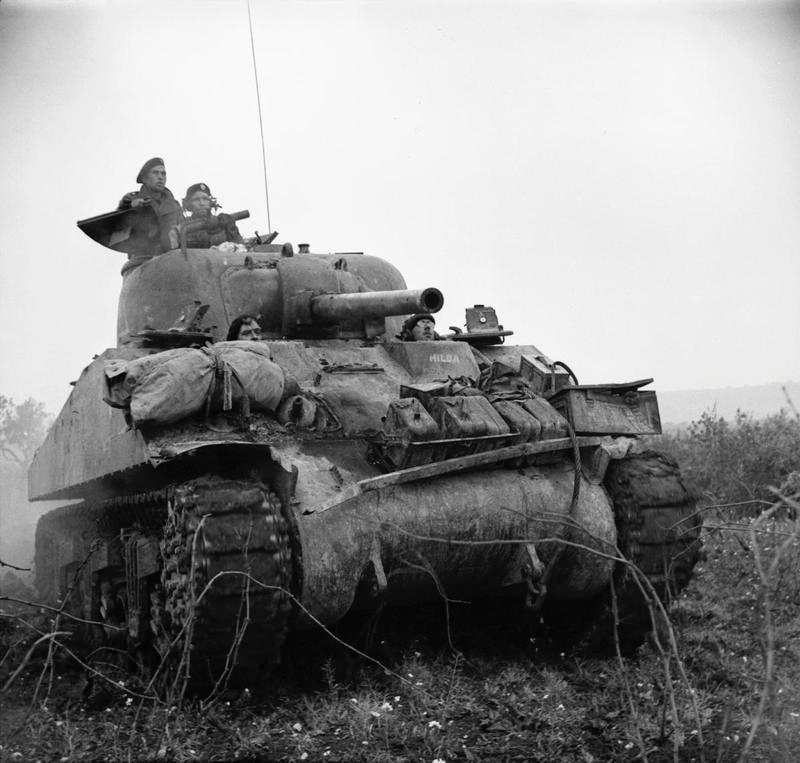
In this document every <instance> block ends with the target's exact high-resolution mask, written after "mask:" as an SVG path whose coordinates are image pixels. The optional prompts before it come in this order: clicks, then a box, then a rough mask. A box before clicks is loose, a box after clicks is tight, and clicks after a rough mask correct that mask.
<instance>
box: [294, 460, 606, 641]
mask: <svg viewBox="0 0 800 763" xmlns="http://www.w3.org/2000/svg"><path fill="white" fill-rule="evenodd" d="M573 479H574V471H573V468H572V466H571V465H569V464H565V465H554V466H541V467H530V468H526V469H520V470H508V469H489V470H483V471H480V472H472V473H468V474H460V475H454V476H448V477H440V478H437V479H430V480H420V481H417V482H412V483H408V484H401V485H393V486H391V487H387V488H382V489H380V490H376V491H371V492H367V493H363V494H361V495H358V496H356V497H353V498H350V499H348V500H345V501H344V502H343V503H341V504H338V505H335V506H332V507H330V508H327V509H326V510H325V511H321V512H318V513H314V514H311V515H309V516H305V517H303V519H302V521H301V522H299V523H298V530H299V532H300V541H301V546H302V578H303V582H302V593H301V601H302V604H303V607H305V608H306V609H307V610H308V612H309V613H310V614H311V615H313V616H314V617H315V618H317V619H318V620H320V621H321V622H323V623H326V624H331V623H334V622H336V621H337V620H339V619H340V618H341V617H342V616H343V615H344V614H345V613H346V612H347V611H348V609H350V608H351V606H352V605H353V602H354V598H355V595H356V589H357V587H358V584H359V581H361V580H362V578H369V576H375V577H376V579H377V580H378V583H379V584H380V583H382V580H383V579H384V578H385V585H386V595H387V597H388V598H389V600H390V601H392V602H395V603H413V602H416V601H423V600H426V599H435V598H436V597H437V596H441V593H440V591H444V593H445V594H446V595H447V596H448V597H454V598H472V597H477V596H481V595H487V594H489V593H494V594H496V593H497V592H498V590H501V589H502V588H503V587H504V586H508V585H509V582H510V581H514V580H516V581H519V582H521V577H520V559H521V556H520V554H521V552H522V551H523V550H524V547H525V545H526V544H528V543H532V544H534V547H535V548H536V552H537V553H538V555H539V557H540V559H541V561H542V562H543V563H545V564H546V563H547V561H548V559H549V558H550V557H551V555H552V554H553V553H554V552H555V549H556V547H557V545H558V544H557V542H556V541H552V540H551V541H550V542H548V541H547V539H548V538H549V539H553V538H563V539H566V540H567V541H569V542H571V543H574V544H580V545H582V546H585V547H588V548H576V547H570V546H568V547H567V549H566V551H565V552H564V554H563V555H562V556H561V558H560V559H559V561H558V563H557V567H556V569H555V570H554V574H553V575H552V577H551V578H550V583H549V588H548V590H549V595H550V596H552V597H553V598H557V599H574V598H586V597H589V596H591V595H593V594H594V593H597V592H598V591H600V590H601V589H602V588H603V587H605V585H607V584H608V582H609V580H610V578H611V571H612V567H613V561H612V560H611V559H610V558H609V557H608V556H607V555H611V554H613V549H614V547H615V545H616V540H617V534H616V527H615V525H614V516H613V510H612V507H611V504H610V502H609V499H608V497H607V495H606V493H605V491H604V490H603V488H602V487H601V486H599V485H592V484H590V483H589V482H587V481H586V480H584V479H583V478H581V489H580V497H579V499H578V501H577V504H576V505H575V507H574V510H573V511H572V513H571V515H570V506H571V502H572V493H573ZM568 526H569V527H568ZM592 549H595V550H597V551H599V552H600V553H599V554H598V553H594V552H593V550H592ZM310 623H311V621H310V619H308V618H303V617H302V616H301V618H300V627H302V626H303V625H310Z"/></svg>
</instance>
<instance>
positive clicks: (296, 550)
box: [29, 243, 699, 691]
mask: <svg viewBox="0 0 800 763" xmlns="http://www.w3.org/2000/svg"><path fill="white" fill-rule="evenodd" d="M236 249H241V247H236ZM134 265H135V266H130V265H128V266H126V267H125V268H124V269H123V273H124V275H123V281H122V288H121V294H120V298H119V313H118V323H117V328H118V343H117V346H116V347H113V348H110V349H107V350H105V352H103V353H102V354H101V355H99V356H96V357H95V358H94V359H93V360H92V361H91V362H90V363H89V365H88V366H86V367H85V368H84V369H83V371H82V372H81V374H80V376H79V378H78V379H77V381H75V382H73V389H72V391H71V394H70V395H69V398H68V400H67V402H66V404H65V405H64V407H63V409H62V411H61V413H60V414H59V416H58V417H57V419H56V420H55V422H54V424H53V426H52V428H51V429H50V431H49V433H48V435H47V438H46V440H45V442H44V444H43V445H42V446H41V447H40V449H39V450H38V452H37V453H36V456H35V458H34V460H33V464H32V466H31V469H30V474H29V492H30V498H31V499H32V500H44V499H47V500H52V499H64V500H72V501H73V503H72V504H70V505H67V506H64V507H62V508H59V509H56V510H54V511H52V512H50V513H48V514H46V515H44V516H43V517H42V518H41V520H40V521H39V524H38V528H37V535H36V559H35V568H36V580H37V585H38V587H39V590H40V593H41V595H42V596H43V597H44V598H45V599H46V600H48V601H51V602H59V606H60V607H61V608H62V609H63V610H64V611H66V612H67V613H69V614H71V615H74V616H75V617H74V618H73V619H72V620H70V621H69V622H73V621H74V622H75V623H77V624H78V625H77V626H75V627H78V628H79V629H83V630H84V631H87V632H89V634H91V633H94V638H95V641H96V642H97V643H105V644H117V645H118V646H119V647H120V648H121V649H122V650H123V651H126V652H127V653H129V654H130V655H131V656H133V657H135V660H134V662H139V663H143V662H146V661H147V660H148V659H151V658H148V657H146V655H150V656H151V657H152V656H153V655H155V656H156V658H157V659H156V663H155V664H158V665H159V666H160V667H159V668H158V669H157V671H161V672H162V673H163V674H164V675H166V674H169V675H171V676H172V677H173V678H174V677H175V676H179V677H180V678H181V680H182V682H183V683H182V685H183V686H184V688H188V689H190V690H198V691H204V690H206V689H208V688H209V687H219V686H221V685H223V684H224V685H226V686H236V685H239V686H241V685H243V684H244V685H247V686H253V685H254V683H255V682H256V681H257V680H258V679H259V676H263V675H266V674H267V672H268V671H269V669H270V668H271V667H273V666H275V665H277V664H278V663H279V662H280V660H281V653H282V648H283V646H284V643H285V641H286V639H287V638H288V637H290V636H291V634H293V633H295V632H299V631H303V630H307V629H312V628H321V627H330V626H332V625H334V624H336V623H337V622H338V621H340V620H342V618H344V617H345V615H347V614H348V613H351V612H354V611H357V610H363V611H365V612H369V611H370V610H374V609H375V608H376V607H379V606H383V605H386V604H389V605H396V606H404V605H412V604H416V603H420V602H434V601H436V600H440V599H442V597H447V598H448V599H450V600H452V599H458V600H462V601H474V600H478V599H485V598H493V597H496V598H502V599H508V600H514V599H516V600H517V601H518V602H519V613H520V614H519V616H520V618H523V617H526V616H528V617H531V616H533V620H534V621H539V620H541V619H542V618H544V622H545V624H548V623H550V624H552V628H553V630H554V631H559V630H563V629H565V628H566V629H567V630H569V629H570V628H577V627H578V626H580V627H581V628H583V629H586V630H588V631H594V632H598V631H599V630H601V627H600V626H601V625H602V628H603V629H606V631H605V632H606V635H607V636H608V637H609V638H611V637H613V638H614V639H615V643H618V644H623V645H635V644H637V643H639V642H640V641H641V640H642V638H643V637H644V635H645V634H646V632H647V631H648V630H649V629H650V627H651V616H650V611H651V608H648V606H647V605H646V603H645V600H644V599H643V598H642V593H641V592H642V591H654V592H655V593H657V594H658V596H660V597H661V599H662V600H664V601H665V602H666V601H668V599H669V597H670V596H672V595H674V594H675V593H676V592H677V591H679V590H680V589H681V588H682V587H683V586H685V585H686V583H687V582H688V580H689V578H690V576H691V572H692V568H693V566H694V564H695V561H696V559H697V546H698V534H699V527H698V520H697V518H696V514H695V503H694V499H693V497H692V495H691V494H690V492H689V491H688V490H687V489H686V487H685V486H684V483H683V481H682V480H681V476H680V474H679V472H678V469H677V467H676V465H675V464H674V463H673V462H672V461H671V460H670V459H669V458H668V457H667V456H665V455H663V454H660V453H658V452H655V451H653V450H650V449H648V448H647V447H645V445H644V444H643V438H646V439H648V441H649V436H651V435H655V434H658V433H660V421H659V414H658V405H657V399H656V395H655V393H654V392H652V391H647V390H644V389H642V387H644V386H646V385H647V384H648V383H649V382H650V381H652V380H649V379H644V380H637V381H633V382H629V383H603V384H594V385H586V384H579V383H578V379H577V378H576V377H575V375H574V373H573V371H572V370H571V369H570V368H569V366H567V365H566V364H565V363H563V362H559V361H552V360H550V359H549V358H548V357H547V356H546V355H545V354H544V353H543V352H542V351H540V350H539V349H538V348H537V347H535V346H533V345H513V344H511V343H510V342H509V341H508V339H509V337H510V336H511V335H512V331H510V330H507V329H505V328H504V327H503V326H502V325H500V324H499V322H498V319H497V315H496V313H495V310H494V309H493V308H491V307H487V306H484V305H475V306H473V307H470V308H468V309H467V310H466V321H465V325H464V326H463V327H459V328H458V329H454V330H453V331H452V333H450V334H448V335H444V336H437V337H436V338H435V339H434V340H430V341H403V338H404V337H405V335H404V334H403V331H402V327H403V321H404V319H406V318H407V317H408V316H409V315H413V314H418V313H424V314H430V315H433V314H435V313H436V312H438V311H439V309H440V308H441V307H442V305H443V301H444V297H443V294H442V291H440V290H439V289H437V288H435V287H433V286H425V285H423V287H424V288H416V289H409V288H407V285H406V283H405V281H404V279H403V276H402V275H401V273H400V272H399V271H398V270H397V268H395V267H394V266H393V265H392V264H390V263H389V262H387V261H385V260H382V259H380V258H378V257H375V256H370V255H367V254H363V253H357V252H356V253H352V252H351V253H334V254H318V253H313V252H311V251H309V247H308V246H307V245H301V246H300V247H299V251H297V252H295V250H294V248H293V247H292V246H291V245H289V244H283V245H278V244H274V243H256V244H255V245H253V246H251V247H250V249H249V250H248V251H222V250H219V249H202V250H199V249H186V248H185V247H184V248H183V249H176V250H173V251H169V252H167V253H164V254H161V255H160V256H156V257H153V258H151V259H148V260H146V261H143V262H136V263H134ZM242 314H249V315H252V316H255V317H256V318H257V320H258V322H259V324H260V327H261V332H262V338H261V340H260V341H257V342H252V343H246V342H242V341H236V340H230V341H228V340H227V339H226V332H227V329H228V326H229V325H230V324H231V322H232V321H233V320H234V319H235V318H236V317H237V316H239V315H242ZM401 337H403V338H401ZM242 358H245V360H242ZM612 589H613V591H614V592H615V594H616V598H615V601H614V607H613V609H614V613H615V616H614V617H609V616H608V612H610V611H611V609H610V605H609V602H610V598H609V597H610V592H611V591H612ZM604 602H605V604H604ZM604 607H605V609H604ZM603 612H606V615H604V614H603ZM526 613H527V614H526ZM87 622H88V623H94V625H86V623H87ZM615 623H616V626H615ZM66 624H67V621H66V620H65V621H64V622H63V623H62V625H66ZM609 628H611V629H612V630H614V629H615V628H616V630H615V634H616V635H613V636H612V635H610V634H611V631H609V630H608V629H609ZM84 635H85V634H84ZM165 666H168V667H165Z"/></svg>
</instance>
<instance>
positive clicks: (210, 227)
mask: <svg viewBox="0 0 800 763" xmlns="http://www.w3.org/2000/svg"><path fill="white" fill-rule="evenodd" d="M183 208H184V209H185V210H186V211H187V212H189V213H190V216H189V218H188V219H189V220H190V221H197V220H203V221H205V222H206V227H205V229H204V230H199V231H194V232H192V233H187V234H186V246H188V247H190V248H192V249H210V248H211V247H212V246H219V244H222V243H224V242H225V241H231V242H233V243H234V244H242V243H244V241H243V239H242V235H241V233H239V229H238V228H237V227H236V222H235V221H234V220H233V219H232V218H231V216H230V215H226V214H223V213H220V214H214V210H216V209H218V208H219V204H218V203H217V200H216V199H215V198H214V197H213V196H212V194H211V189H210V188H209V187H208V186H207V185H206V184H205V183H195V184H194V185H190V186H189V187H188V188H187V189H186V196H185V197H184V199H183Z"/></svg>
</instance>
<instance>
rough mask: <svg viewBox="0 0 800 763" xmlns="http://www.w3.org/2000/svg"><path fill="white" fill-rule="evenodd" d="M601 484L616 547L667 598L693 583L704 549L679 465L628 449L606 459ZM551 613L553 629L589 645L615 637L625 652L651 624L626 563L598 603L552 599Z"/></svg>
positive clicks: (608, 645)
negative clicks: (623, 455)
mask: <svg viewBox="0 0 800 763" xmlns="http://www.w3.org/2000/svg"><path fill="white" fill-rule="evenodd" d="M604 485H605V488H606V491H607V492H608V494H609V497H610V498H611V500H612V503H613V508H614V519H615V523H616V526H617V547H618V548H619V550H620V552H621V553H622V555H623V556H624V557H625V558H626V559H627V560H628V561H629V562H631V563H632V564H633V565H634V566H635V567H636V568H638V570H639V571H640V572H641V573H643V574H644V576H645V577H646V578H647V580H648V581H649V582H650V584H651V585H652V587H653V588H654V590H655V592H656V593H657V595H658V596H659V598H660V599H661V601H662V602H664V603H665V604H668V603H669V601H670V600H671V598H672V597H674V596H675V595H676V594H677V593H679V592H680V591H681V590H683V588H685V587H686V585H687V584H688V583H689V580H690V579H691V576H692V570H693V569H694V566H695V564H696V563H697V560H698V557H699V553H700V525H701V519H700V517H699V516H698V515H697V513H696V499H695V497H694V496H693V495H692V494H691V493H690V491H689V490H688V489H687V488H686V486H685V485H684V483H683V480H682V479H681V476H680V471H679V469H678V465H677V464H676V463H675V461H673V460H672V459H671V458H669V457H668V456H666V455H664V454H663V453H659V452H657V451H652V450H648V451H644V452H642V453H638V454H633V455H629V456H627V457H626V458H623V459H620V460H616V461H612V462H611V463H610V464H609V467H608V471H607V473H606V478H605V483H604ZM614 597H615V598H616V625H615V611H614V610H615V606H614V601H613V598H614ZM548 616H549V617H548ZM546 617H548V619H549V621H550V622H549V624H550V625H551V630H553V631H554V632H555V633H556V634H559V635H561V636H567V637H568V638H572V639H575V638H577V639H578V640H579V642H580V644H581V645H582V646H583V647H585V648H587V649H589V650H592V651H595V650H599V651H608V650H613V649H614V648H615V647H616V645H617V644H618V645H619V647H620V650H621V651H622V653H623V654H629V653H631V652H633V651H634V650H635V649H636V648H637V647H638V646H640V645H641V644H642V642H643V641H644V640H645V638H646V636H647V634H648V633H649V632H650V631H651V630H652V625H653V623H652V620H651V616H650V610H649V608H648V606H647V603H646V601H645V599H644V597H643V596H642V591H641V588H640V585H639V583H637V580H636V573H635V572H634V570H633V569H632V568H631V566H630V565H627V564H621V563H620V564H617V566H616V569H615V572H614V591H613V596H612V592H611V590H610V587H609V590H607V591H605V592H604V593H603V594H601V595H600V596H599V597H598V598H597V600H596V601H595V602H594V606H586V604H585V603H583V604H581V603H577V604H576V603H562V602H555V603H553V604H551V605H549V607H548V608H547V611H546Z"/></svg>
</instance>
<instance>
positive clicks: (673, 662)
mask: <svg viewBox="0 0 800 763" xmlns="http://www.w3.org/2000/svg"><path fill="white" fill-rule="evenodd" d="M665 445H666V446H667V448H668V449H669V450H671V452H673V453H674V454H676V455H677V456H678V457H679V458H680V460H681V461H682V465H683V467H684V470H685V471H686V472H689V473H691V474H692V476H693V479H694V481H695V483H696V484H697V485H698V486H699V489H700V490H702V492H703V495H704V502H703V504H702V509H703V511H704V513H705V523H704V542H705V554H706V561H705V562H704V563H702V564H701V565H699V566H698V568H697V569H696V576H695V579H694V580H693V581H692V583H691V584H690V585H689V587H688V588H687V590H686V591H684V592H683V594H682V595H681V596H680V597H679V598H678V599H677V600H676V601H675V602H673V606H672V611H671V614H672V623H671V626H670V627H667V626H665V625H662V626H661V627H660V628H659V629H658V631H657V633H658V636H657V637H655V638H653V639H651V641H650V642H649V643H647V644H646V645H644V646H643V647H642V648H641V649H640V650H639V651H638V652H637V653H636V654H635V655H633V656H631V657H625V658H622V657H620V656H614V655H612V656H610V657H599V656H597V655H591V654H587V653H586V652H585V651H584V650H582V649H581V648H580V647H578V648H576V649H572V650H566V649H564V648H563V647H562V646H560V645H557V644H553V643H551V642H550V641H549V640H548V639H547V638H546V637H545V636H542V635H540V634H538V633H536V632H534V631H532V630H530V629H528V628H526V627H524V626H523V625H521V623H520V618H519V617H518V612H517V611H510V610H508V609H495V610H492V611H490V610H486V609H478V608H475V607H473V608H466V607H459V606H458V605H452V606H451V611H450V622H449V625H450V627H449V629H445V627H444V623H445V618H444V617H443V610H444V607H443V606H442V607H440V608H438V611H437V612H436V613H433V614H432V613H430V612H423V611H415V612H414V613H411V614H410V613H408V612H405V613H394V614H393V613H384V614H383V615H382V616H381V618H380V619H379V621H378V623H377V626H376V627H375V628H374V630H372V631H370V635H371V639H370V649H369V650H368V651H369V654H370V656H371V658H372V659H367V658H365V657H363V656H359V655H358V654H356V653H355V652H353V651H352V650H350V649H347V648H345V647H344V646H342V645H341V644H340V643H337V642H336V641H335V640H334V639H333V638H332V637H331V636H329V635H327V634H324V633H323V634H311V635H307V636H304V637H303V638H300V639H296V640H295V641H294V643H293V644H292V645H291V646H290V647H289V651H288V653H287V655H286V660H285V664H284V667H282V668H281V669H280V671H278V673H276V674H275V675H274V676H273V677H272V679H270V681H269V682H268V685H267V686H266V687H263V686H261V687H259V686H253V687H251V688H250V690H248V691H245V692H242V693H239V694H238V695H236V696H229V697H227V696H224V695H223V696H220V697H217V698H216V699H214V700H213V701H208V702H201V701H197V700H196V701H193V702H184V703H174V704H169V703H167V704H159V703H156V702H153V701H150V700H147V701H143V700H141V699H140V698H139V697H138V696H137V694H136V692H137V689H138V687H137V686H136V684H135V683H132V682H129V681H124V683H126V685H116V686H115V687H113V688H112V687H111V686H110V685H107V688H106V690H104V691H101V692H96V693H94V694H93V695H91V696H90V697H89V698H88V700H87V697H85V696H84V695H83V693H82V688H83V685H84V683H85V682H84V681H83V680H82V673H81V671H80V670H77V669H76V667H75V665H74V662H72V661H71V660H70V659H69V657H68V656H67V655H66V654H65V653H64V652H63V650H60V649H53V650H52V651H51V645H53V644H54V643H55V641H56V639H52V638H45V640H44V641H43V642H42V643H41V644H40V646H39V648H37V649H36V650H34V651H33V652H32V653H30V652H29V649H30V647H31V645H32V644H33V642H34V641H35V640H36V639H37V638H40V635H39V634H42V635H45V636H46V635H47V633H48V631H49V624H48V622H47V618H46V617H43V616H39V618H38V620H37V619H36V618H33V617H31V616H29V615H27V614H25V611H22V612H18V613H14V612H11V611H9V607H8V606H6V609H5V612H4V617H3V619H2V620H1V621H0V623H2V626H0V627H2V628H3V629H4V630H3V633H2V639H3V643H4V656H3V658H2V664H1V665H0V671H2V672H0V680H1V681H2V682H3V684H4V691H3V696H2V700H3V704H4V707H3V712H2V717H1V718H0V745H2V749H0V758H2V759H3V760H15V759H19V760H23V759H24V760H35V759H42V760H59V759H62V758H64V759H69V760H81V759H83V760H100V759H102V760H142V759H155V760H192V759H205V760H229V759H237V758H238V759H265V760H312V761H314V760H320V761H352V760H363V761H398V762H399V761H445V760H479V761H483V760H521V761H522V760H525V761H527V760H548V761H549V760H565V761H573V760H574V761H583V762H584V763H591V761H631V760H650V761H661V760H680V761H689V760H698V761H699V760H708V761H712V760H713V761H717V760H719V761H729V760H756V761H761V760H763V761H767V760H769V761H794V760H797V759H800V616H798V611H799V607H800V520H799V519H798V510H800V419H798V418H797V417H790V416H786V415H782V416H779V417H772V418H771V419H766V420H763V421H762V422H754V421H752V420H750V419H748V418H747V417H744V418H742V417H740V418H739V419H738V420H737V421H735V422H733V423H728V422H724V420H722V419H719V418H718V417H716V416H714V415H713V414H707V415H706V416H704V417H703V419H701V421H700V422H697V423H696V424H695V425H693V429H692V430H690V431H689V433H687V434H685V435H683V436H681V437H680V438H668V439H667V442H666V443H665ZM710 454H713V456H714V457H713V458H712V457H710ZM737 485H738V487H737ZM770 485H773V486H775V485H780V486H781V488H780V490H779V492H778V493H776V492H774V490H770V489H769V486H770ZM2 603H3V604H7V602H2ZM36 628H38V629H39V632H38V633H37V631H36V630H35V629H36ZM421 634H425V635H424V636H423V635H421ZM337 635H339V636H340V637H343V638H344V637H345V636H347V637H348V639H349V637H351V636H353V633H351V632H348V631H347V624H345V626H344V627H343V628H342V629H341V630H340V631H338V632H337ZM352 643H355V644H357V645H359V646H360V647H362V648H364V646H365V642H364V640H363V638H359V639H353V640H352ZM562 649H563V651H562ZM20 668H21V670H19V669H20ZM18 670H19V672H17V671H18Z"/></svg>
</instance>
